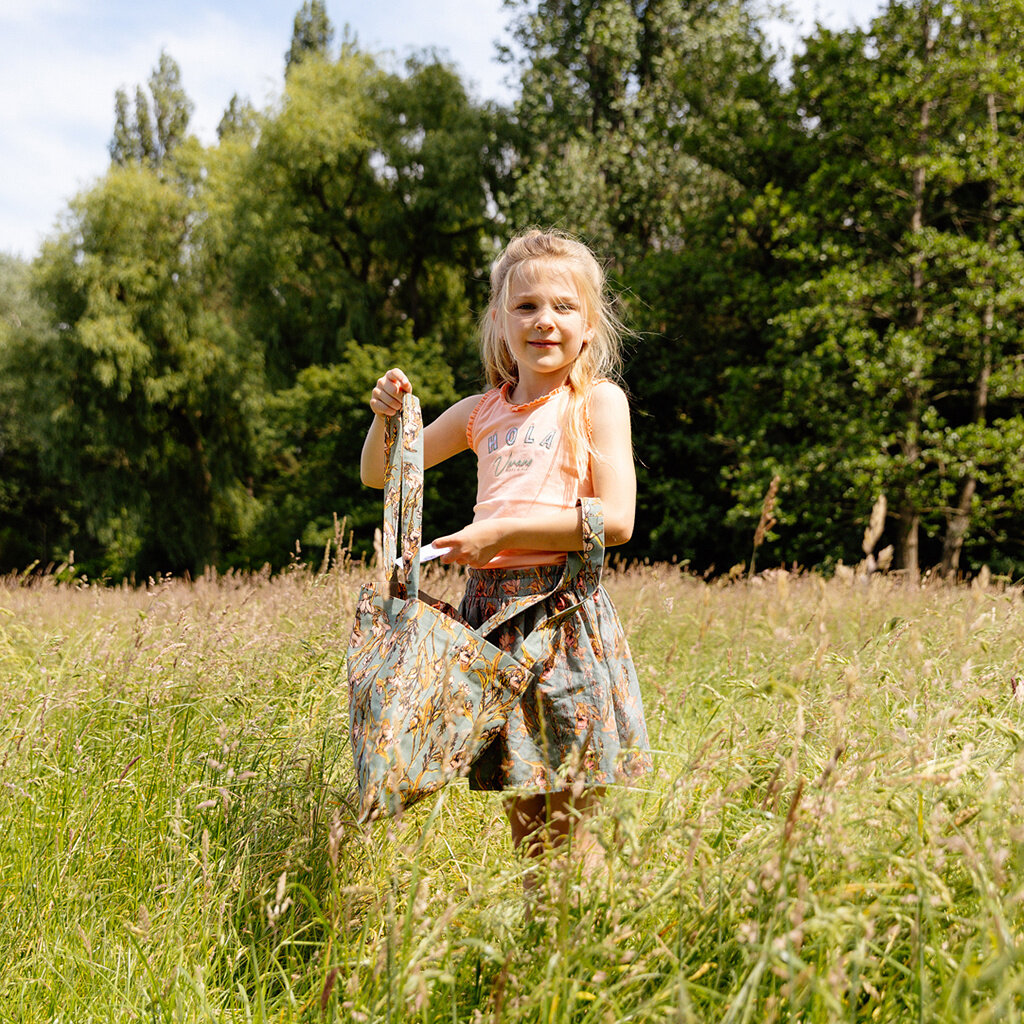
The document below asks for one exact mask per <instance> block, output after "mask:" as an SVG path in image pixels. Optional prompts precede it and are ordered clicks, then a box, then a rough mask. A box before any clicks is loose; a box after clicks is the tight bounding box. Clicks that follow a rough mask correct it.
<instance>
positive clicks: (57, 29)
mask: <svg viewBox="0 0 1024 1024" xmlns="http://www.w3.org/2000/svg"><path fill="white" fill-rule="evenodd" d="M301 5H302V0H291V2H288V0H202V2H200V0H173V2H168V0H0V39H2V40H3V58H2V60H0V252H6V253H13V254H15V255H19V256H22V257H24V258H26V259H28V258H31V257H32V256H34V255H35V254H36V253H37V252H38V250H39V246H40V244H41V242H42V241H43V239H44V238H45V237H46V236H48V235H50V234H51V233H53V231H54V230H55V229H56V227H57V225H58V222H59V218H60V216H61V215H62V213H63V212H64V211H66V209H67V206H68V201H69V200H70V199H71V198H72V197H73V196H74V195H75V194H76V193H78V192H80V191H82V190H83V189H86V188H88V187H89V186H90V185H91V184H92V183H93V182H95V181H96V180H97V179H98V178H99V177H100V176H102V174H103V173H104V171H105V170H106V168H107V166H108V163H109V155H108V152H107V144H108V142H109V141H110V137H111V134H112V132H113V127H114V93H115V92H116V90H117V89H118V88H124V89H126V90H127V92H128V94H129V96H132V95H133V94H134V92H135V87H136V86H137V85H140V84H141V85H144V84H145V83H146V82H147V80H148V79H149V75H150V72H151V71H152V70H153V68H154V67H155V66H156V64H157V61H158V60H159V57H160V52H161V51H162V50H166V51H167V53H168V54H170V56H172V57H173V58H174V60H175V61H177V63H178V66H179V67H180V68H181V76H182V84H183V85H184V88H185V91H186V92H187V93H188V95H189V97H190V98H191V99H192V101H193V103H194V104H195V110H194V112H193V115H192V121H191V129H192V131H194V132H195V133H196V134H197V135H198V136H199V138H200V139H201V140H202V141H203V142H207V143H209V142H213V141H215V139H216V128H217V124H218V122H219V121H220V118H221V115H222V114H223V112H224V108H225V107H226V106H227V105H228V102H229V101H230V99H231V97H232V95H234V94H235V93H238V95H239V96H242V97H246V98H248V99H249V100H250V101H251V102H252V103H253V105H254V106H255V107H257V109H263V108H265V107H266V106H267V105H268V104H270V103H272V102H273V101H274V100H275V99H276V98H277V97H278V96H279V95H280V91H281V87H282V84H283V72H284V55H285V51H286V50H287V49H288V45H289V43H290V42H291V35H292V23H293V20H294V17H295V13H296V11H298V10H299V8H300V7H301ZM880 6H881V0H789V7H790V8H791V10H792V13H793V15H794V20H795V23H796V26H797V27H796V29H793V28H789V27H786V26H784V25H782V24H780V23H777V22H772V23H771V26H770V29H771V32H772V34H773V35H775V37H776V38H777V40H778V42H779V44H780V45H781V46H782V47H783V48H784V49H786V50H788V51H790V52H791V51H792V48H793V47H794V46H795V45H796V42H797V40H798V39H799V34H800V31H801V30H803V31H808V32H809V31H810V29H811V27H812V26H813V24H814V22H815V21H816V20H818V21H821V22H822V23H823V24H826V25H828V26H830V27H832V28H848V27H850V26H851V25H854V24H857V25H866V24H867V23H868V21H869V20H870V19H871V17H872V16H873V15H874V14H876V13H877V12H878V10H879V8H880ZM326 7H327V14H328V17H329V18H330V20H331V23H332V24H333V25H334V26H335V41H336V42H337V40H338V38H339V37H340V34H341V30H342V28H343V26H345V25H348V26H349V28H350V30H351V31H352V33H354V35H355V37H356V39H357V41H358V42H359V44H360V45H361V47H362V48H363V49H368V50H370V51H371V52H373V53H377V54H380V55H381V57H382V59H383V60H385V61H387V60H392V61H394V62H395V64H396V65H398V64H399V63H400V61H401V60H402V59H403V58H404V57H406V56H408V55H409V54H410V53H412V52H415V51H417V50H419V49H421V48H424V47H436V48H438V49H439V50H441V51H443V52H444V54H445V57H446V58H447V59H449V60H450V61H452V62H453V63H454V64H455V65H456V66H457V67H458V68H459V70H460V72H461V74H462V76H463V79H464V80H465V81H467V82H468V83H469V85H470V87H471V88H472V89H473V91H474V92H475V94H476V95H477V96H478V97H481V98H488V99H490V98H493V99H499V100H502V99H508V98H509V97H510V95H511V92H510V88H509V86H508V84H507V82H506V76H507V73H508V71H507V68H505V67H504V66H503V65H501V64H499V63H498V62H497V61H496V60H495V59H494V54H495V44H496V42H497V41H498V40H499V39H501V38H503V37H504V35H505V28H506V25H507V23H508V17H509V12H508V11H507V10H505V9H504V8H503V6H502V0H359V2H353V0H327V2H326Z"/></svg>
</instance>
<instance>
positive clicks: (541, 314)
mask: <svg viewBox="0 0 1024 1024" xmlns="http://www.w3.org/2000/svg"><path fill="white" fill-rule="evenodd" d="M554 322H555V320H554V317H552V315H551V310H550V309H548V308H547V306H541V307H540V308H539V309H538V310H537V326H538V327H552V326H554Z"/></svg>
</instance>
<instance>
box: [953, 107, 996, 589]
mask: <svg viewBox="0 0 1024 1024" xmlns="http://www.w3.org/2000/svg"><path fill="white" fill-rule="evenodd" d="M985 102H986V106H987V109H988V127H989V135H990V138H989V147H988V152H989V159H990V161H993V160H994V159H995V150H996V144H997V142H998V140H999V121H998V118H997V116H996V97H995V93H992V92H990V93H988V95H987V96H986V98H985ZM985 218H986V220H987V222H988V231H987V237H986V239H985V242H986V245H987V246H988V251H989V253H991V252H992V250H993V249H994V248H995V244H996V186H995V172H994V170H993V171H991V172H990V174H989V183H988V194H987V195H986V197H985ZM987 269H988V272H989V275H988V282H987V284H988V290H989V298H988V300H987V301H986V303H985V312H984V313H983V314H982V324H983V330H982V334H981V359H980V365H979V367H978V379H977V381H976V382H975V385H974V422H975V423H978V424H984V423H985V422H986V421H987V419H988V388H989V379H990V378H991V376H992V329H993V326H994V325H995V315H996V314H995V299H994V297H993V296H994V291H995V282H994V281H993V280H992V259H991V256H990V257H989V260H988V268H987ZM977 489H978V479H977V477H976V476H975V475H974V473H973V472H969V473H968V474H967V476H966V477H964V482H963V484H962V485H961V487H960V498H959V500H958V501H957V504H956V508H954V509H953V510H952V512H951V513H950V514H949V515H948V516H947V517H946V536H945V538H944V540H943V542H942V569H941V571H942V575H943V576H946V577H949V576H955V575H956V573H957V572H958V571H959V569H960V552H961V551H962V549H963V544H964V537H965V536H966V534H967V530H968V527H969V526H970V524H971V503H972V501H973V499H974V495H975V492H976V491H977Z"/></svg>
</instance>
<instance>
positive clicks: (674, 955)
mask: <svg viewBox="0 0 1024 1024" xmlns="http://www.w3.org/2000/svg"><path fill="white" fill-rule="evenodd" d="M363 571H364V570H362V569H361V568H360V567H359V566H352V565H350V564H347V563H344V562H342V563H341V564H340V565H339V566H337V567H334V568H331V569H328V570H326V571H321V572H311V571H307V570H304V569H301V568H297V569H296V570H294V571H292V572H290V573H286V574H284V575H282V576H279V577H276V578H274V579H269V578H267V577H264V576H253V577H247V576H228V577H221V578H215V577H213V576H210V577H206V578H203V579H200V580H196V581H194V582H191V583H185V582H181V581H175V580H160V581H155V582H152V583H151V584H150V585H149V586H146V587H141V588H138V589H129V588H103V587H97V586H91V585H84V584H75V583H74V582H72V583H59V582H57V581H56V580H54V579H52V578H43V579H33V580H18V579H15V578H12V579H10V580H8V581H6V584H5V585H3V586H0V711H2V718H0V722H2V730H3V731H2V733H0V922H2V923H3V927H2V928H0V1020H3V1021H12V1022H13V1021H17V1022H19V1024H33V1022H44V1021H45V1022H55V1021H61V1022H76V1024H84V1022H89V1021H104V1022H106V1021H118V1022H120V1021H139V1020H144V1021H158V1022H164V1021H166V1022H171V1021H189V1022H192V1021H217V1022H241V1021H281V1022H287V1021H320V1020H336V1021H359V1022H362V1021H366V1022H369V1021H374V1022H376V1021H381V1022H385V1021H387V1022H398V1021H416V1022H428V1021H430V1022H433V1021H437V1022H441V1021H445V1022H452V1021H467V1022H484V1021H486V1022H491V1021H523V1022H526V1021H531V1022H532V1021H544V1022H561V1021H573V1022H594V1024H597V1022H601V1024H604V1022H610V1021H624V1020H632V1021H680V1022H698V1021H699V1022H703V1021H723V1022H753V1021H756V1022H759V1024H760V1022H770V1021H797V1020H799V1021H900V1022H903V1021H951V1022H952V1021H956V1022H961V1021H979V1022H980V1021H989V1020H992V1021H995V1020H1000V1021H1004V1020H1005V1021H1015V1020H1019V1019H1020V1018H1021V1016H1022V1009H1021V1007H1022V994H1021V993H1022V990H1024V963H1022V939H1021V929H1022V912H1021V899H1022V896H1024V872H1022V870H1021V868H1022V866H1024V847H1022V843H1021V841H1022V839H1024V775H1022V767H1024V758H1022V753H1021V752H1022V748H1024V723H1022V701H1024V672H1022V666H1024V628H1022V626H1024V601H1022V593H1021V591H1020V589H1018V588H1010V587H996V586H984V587H983V586H978V587H964V586H961V587H952V586H942V585H933V586H925V587H913V588H912V587H907V586H905V585H903V584H902V583H900V582H898V581H896V580H894V579H891V578H885V577H879V576H875V577H872V578H870V579H867V580H865V579H854V578H846V579H840V578H836V579H833V580H830V581H826V580H823V579H820V578H817V577H814V576H794V575H790V574H786V573H783V572H770V573H767V574H762V575H761V576H759V577H755V578H753V579H751V580H743V581H739V582H735V583H731V584H729V583H723V584H717V583H706V582H703V581H701V580H698V579H694V578H691V577H688V576H686V575H684V574H682V573H681V572H679V571H678V570H676V569H672V568H668V567H639V568H633V569H630V570H623V571H618V572H615V573H609V574H608V576H607V578H606V585H607V587H608V589H609V591H610V592H611V594H612V597H613V599H614V600H615V602H616V604H617V606H618V608H619V610H620V614H621V615H622V618H623V620H624V622H625V624H626V626H627V630H628V632H629V636H630V642H631V644H632V646H633V652H634V656H635V659H636V661H637V664H638V666H639V670H640V673H641V681H642V685H643V688H644V696H645V701H646V706H647V716H648V724H649V727H650V731H651V738H652V742H653V744H654V745H655V747H656V748H657V750H658V751H659V753H658V755H657V763H656V770H655V772H654V773H652V774H651V775H650V776H649V777H648V778H646V779H645V780H643V782H642V783H641V784H640V785H638V786H637V787H635V788H634V789H631V790H628V791H612V792H610V793H609V794H608V796H607V798H606V800H605V801H604V804H603V809H602V813H601V814H600V816H599V817H598V819H597V820H596V822H595V827H596V828H597V829H598V830H599V834H600V837H601V838H602V840H603V842H604V843H605V844H606V846H607V850H608V867H607V874H606V875H605V876H602V877H601V878H599V879H596V880H593V881H591V882H589V883H586V884H584V883H582V881H581V879H580V878H579V877H578V876H577V875H576V874H575V873H574V871H573V870H572V869H571V868H567V867H566V866H565V865H564V864H561V865H553V866H552V870H551V871H549V872H548V873H547V875H546V876H545V885H544V892H543V894H542V896H541V898H540V901H539V902H538V903H537V905H536V906H535V907H534V908H533V912H532V914H531V915H529V916H527V915H526V914H525V913H524V906H523V901H522V897H521V880H522V873H523V865H522V864H521V863H520V862H519V860H518V859H517V858H516V857H515V856H514V855H513V854H512V852H511V849H510V844H509V841H508V836H507V826H506V824H505V820H504V816H503V814H502V811H501V805H500V801H499V800H498V798H496V797H494V796H489V795H482V794H474V793H470V792H469V791H468V789H466V788H465V787H464V785H462V784H457V785H455V786H452V787H450V788H449V789H448V790H447V791H445V792H444V793H442V794H441V795H440V796H439V797H437V798H436V799H433V800H429V801H426V802H425V803H424V805H421V806H418V807H416V808H414V809H413V810H412V811H411V812H410V813H408V814H407V815H405V816H404V818H403V819H402V820H400V821H398V822H388V823H385V822H378V823H376V824H374V825H372V826H369V827H362V826H359V825H357V824H356V823H355V821H354V818H353V798H352V792H351V762H350V754H349V749H348V737H347V708H346V700H345V672H344V652H345V646H346V641H347V635H348V630H349V625H350V622H351V617H352V612H353V603H354V600H353V599H354V596H355V591H356V589H357V587H358V583H359V580H360V577H361V575H362V573H363ZM458 587H459V580H458V579H457V578H456V577H454V576H451V575H444V574H441V573H439V572H435V573H434V575H433V578H432V579H431V589H432V590H433V591H438V590H444V589H446V588H447V589H448V590H449V591H450V592H455V591H457V589H458Z"/></svg>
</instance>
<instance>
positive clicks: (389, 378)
mask: <svg viewBox="0 0 1024 1024" xmlns="http://www.w3.org/2000/svg"><path fill="white" fill-rule="evenodd" d="M403 391H408V392H410V393H411V392H412V385H411V384H410V383H409V378H408V377H406V375H405V374H404V373H403V372H402V371H401V370H400V369H398V367H397V366H396V367H395V368H394V369H391V370H388V372H387V373H385V374H384V376H383V377H381V378H379V379H378V381H377V386H376V387H375V388H374V389H373V393H372V394H371V395H370V408H371V409H372V410H373V412H374V414H375V415H377V416H394V414H395V413H396V412H400V411H401V409H402V392H403Z"/></svg>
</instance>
